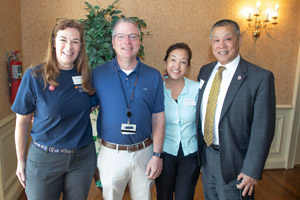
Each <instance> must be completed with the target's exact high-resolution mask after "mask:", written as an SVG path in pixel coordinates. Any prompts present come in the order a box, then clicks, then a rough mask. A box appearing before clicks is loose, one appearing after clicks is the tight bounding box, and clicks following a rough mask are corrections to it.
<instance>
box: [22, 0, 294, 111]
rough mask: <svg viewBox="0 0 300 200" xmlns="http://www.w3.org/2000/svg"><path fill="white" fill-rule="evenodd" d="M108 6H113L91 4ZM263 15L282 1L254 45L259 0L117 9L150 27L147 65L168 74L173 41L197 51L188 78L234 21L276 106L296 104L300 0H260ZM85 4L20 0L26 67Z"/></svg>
mask: <svg viewBox="0 0 300 200" xmlns="http://www.w3.org/2000/svg"><path fill="white" fill-rule="evenodd" d="M89 2H90V3H92V4H93V5H100V6H101V7H102V6H103V7H106V6H107V5H108V4H110V3H111V2H112V1H108V0H101V1H100V0H98V1H95V0H94V1H89ZM260 2H261V10H262V11H263V12H264V11H265V10H266V9H267V8H268V7H271V8H274V6H275V3H276V2H278V3H279V5H280V8H279V20H278V22H279V24H278V25H277V26H275V27H273V26H272V25H271V24H269V25H268V27H267V29H263V30H262V33H261V36H260V38H258V39H257V40H254V39H253V37H252V29H251V28H249V27H248V25H247V21H246V20H245V15H243V14H242V13H241V11H242V10H244V9H245V8H246V7H250V6H252V7H255V5H256V0H250V1H249V0H239V1H237V0H223V1H220V0H211V1H205V0H184V1H182V0H161V1H157V0H126V1H125V0H121V2H120V3H119V4H118V6H119V8H120V9H121V10H122V11H123V14H125V15H126V16H138V17H140V18H142V19H144V20H146V22H147V25H148V26H147V29H146V30H145V31H150V32H151V36H149V37H146V38H145V40H144V46H145V53H146V59H145V63H146V64H148V65H150V66H153V67H155V68H157V69H159V70H160V71H161V72H163V71H164V63H163V58H164V55H165V51H166V49H167V48H168V47H169V46H170V45H171V44H173V43H175V42H180V41H183V42H186V43H188V44H189V45H190V47H191V49H192V51H193V58H192V68H191V71H190V72H189V75H188V76H189V77H190V78H192V79H196V77H197V74H198V72H199V69H200V68H201V66H202V65H204V64H206V63H208V62H212V61H214V60H215V59H214V57H213V55H212V53H211V48H210V44H209V32H210V28H211V26H212V25H213V24H214V23H215V22H216V21H217V20H220V19H223V18H230V19H233V20H235V21H237V22H238V23H239V24H240V26H241V32H242V34H243V44H242V47H241V55H242V57H244V58H245V59H247V60H249V61H251V62H253V63H255V64H257V65H259V66H262V67H264V68H266V69H269V70H271V71H272V72H273V73H274V74H275V81H276V96H277V104H289V105H291V104H292V97H293V87H294V81H295V72H296V63H297V55H298V46H299V41H300V28H299V27H300V23H299V20H300V15H299V14H297V13H299V10H300V1H298V0H277V1H274V2H273V1H267V0H261V1H260ZM84 7H85V5H84V1H81V0H65V1H60V0H43V1H31V0H22V2H21V8H22V11H21V15H22V33H23V51H24V61H25V65H26V66H29V65H31V64H38V63H40V62H41V61H42V60H43V58H44V55H45V51H46V46H47V39H48V38H47V37H48V35H49V33H50V32H51V30H52V28H53V26H54V24H55V19H56V18H57V17H66V18H76V19H79V18H83V17H84V16H85V14H86V11H85V10H84Z"/></svg>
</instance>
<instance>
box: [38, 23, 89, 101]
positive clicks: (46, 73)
mask: <svg viewBox="0 0 300 200" xmlns="http://www.w3.org/2000/svg"><path fill="white" fill-rule="evenodd" d="M66 28H75V29H77V30H78V31H79V34H80V42H81V47H80V49H81V50H80V52H79V54H78V56H77V58H76V60H75V66H76V70H77V72H78V73H79V74H80V75H81V76H82V88H83V90H84V91H85V92H87V93H88V94H90V95H92V94H94V93H95V89H93V88H92V86H91V70H90V68H89V64H88V57H87V54H86V50H85V40H84V32H83V31H84V28H83V25H82V24H80V23H79V22H77V21H75V20H70V19H56V25H55V26H54V28H53V30H52V32H51V36H50V37H49V41H48V48H47V55H46V59H45V63H44V64H43V67H41V68H39V69H38V70H34V75H35V76H37V74H38V73H40V72H41V73H42V77H43V80H44V89H46V87H47V85H54V86H59V84H58V82H57V80H56V79H57V77H58V76H59V74H60V70H59V67H58V63H57V59H56V49H55V47H54V43H55V38H56V36H57V32H58V31H60V30H65V29H66Z"/></svg>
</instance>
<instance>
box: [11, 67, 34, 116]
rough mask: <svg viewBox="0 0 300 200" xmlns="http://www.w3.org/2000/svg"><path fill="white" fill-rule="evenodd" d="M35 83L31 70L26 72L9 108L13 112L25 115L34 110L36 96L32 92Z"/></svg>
mask: <svg viewBox="0 0 300 200" xmlns="http://www.w3.org/2000/svg"><path fill="white" fill-rule="evenodd" d="M36 81H37V80H36V78H34V77H33V74H32V69H28V70H26V72H25V74H24V76H23V78H22V81H21V84H20V87H19V89H18V92H17V96H16V98H15V101H14V103H13V105H12V107H11V110H12V111H13V112H15V113H18V114H20V115H27V114H30V113H32V112H33V111H34V110H35V106H36V95H35V92H34V91H35V84H36Z"/></svg>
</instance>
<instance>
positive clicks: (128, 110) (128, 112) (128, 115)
mask: <svg viewBox="0 0 300 200" xmlns="http://www.w3.org/2000/svg"><path fill="white" fill-rule="evenodd" d="M114 64H115V70H116V72H117V74H118V77H119V81H120V84H121V87H122V91H123V96H124V99H125V102H126V106H127V114H126V115H127V117H128V124H130V117H131V115H132V114H131V110H130V107H131V103H132V101H133V95H134V92H135V88H136V85H137V81H138V76H139V72H140V67H139V68H138V70H137V74H136V79H135V83H134V86H133V90H132V94H131V97H130V101H129V104H128V102H127V99H126V95H125V90H124V86H123V83H122V81H121V77H120V74H119V72H118V70H117V65H116V59H115V62H114ZM137 67H138V66H137Z"/></svg>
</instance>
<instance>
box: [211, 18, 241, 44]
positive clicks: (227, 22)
mask: <svg viewBox="0 0 300 200" xmlns="http://www.w3.org/2000/svg"><path fill="white" fill-rule="evenodd" d="M229 25H231V26H232V27H233V31H234V33H235V34H236V35H237V36H241V32H240V27H239V25H238V24H237V23H236V22H235V21H233V20H230V19H222V20H220V21H218V22H216V23H215V24H214V25H213V26H212V27H211V30H210V40H211V39H212V32H213V31H214V29H215V28H217V27H222V26H229Z"/></svg>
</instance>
